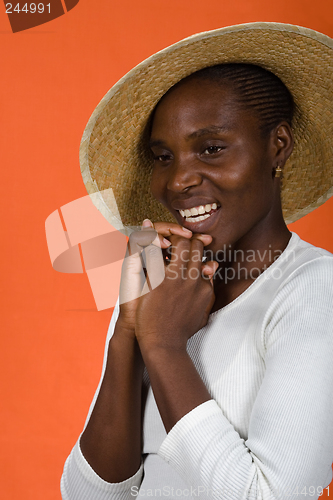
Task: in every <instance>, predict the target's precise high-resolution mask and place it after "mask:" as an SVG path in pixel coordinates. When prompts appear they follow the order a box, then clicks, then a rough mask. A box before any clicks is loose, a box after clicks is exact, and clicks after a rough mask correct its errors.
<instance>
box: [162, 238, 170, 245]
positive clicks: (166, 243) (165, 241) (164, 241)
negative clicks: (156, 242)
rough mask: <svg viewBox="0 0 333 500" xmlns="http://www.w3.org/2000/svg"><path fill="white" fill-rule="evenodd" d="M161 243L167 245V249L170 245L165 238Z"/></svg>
mask: <svg viewBox="0 0 333 500" xmlns="http://www.w3.org/2000/svg"><path fill="white" fill-rule="evenodd" d="M163 243H164V244H165V245H168V247H169V246H170V245H171V241H169V240H167V239H166V238H163Z"/></svg>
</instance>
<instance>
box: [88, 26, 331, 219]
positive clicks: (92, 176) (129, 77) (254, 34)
mask: <svg viewBox="0 0 333 500" xmlns="http://www.w3.org/2000/svg"><path fill="white" fill-rule="evenodd" d="M332 48H333V40H332V39H331V38H329V37H327V36H326V35H323V34H321V33H318V32H316V31H313V30H310V29H307V28H303V27H298V26H293V25H289V24H280V23H250V24H241V25H236V26H231V27H226V28H221V29H218V30H214V31H209V32H204V33H199V34H197V35H193V36H191V37H189V38H186V39H184V40H182V41H180V42H178V43H176V44H174V45H171V46H170V47H168V48H166V49H164V50H162V51H160V52H158V53H156V54H154V55H153V56H151V57H149V58H148V59H146V60H145V61H143V62H142V63H140V64H139V65H138V66H136V67H135V68H134V69H132V70H131V71H130V72H129V73H127V74H126V75H125V76H124V77H123V78H122V79H121V80H119V82H118V83H116V84H115V85H114V86H113V87H112V88H111V89H110V90H109V92H108V93H107V94H106V95H105V96H104V98H103V99H102V100H101V102H100V103H99V104H98V106H97V107H96V109H95V111H94V112H93V114H92V116H91V118H90V119H89V122H88V124H87V126H86V128H85V131H84V134H83V137H82V141H81V146H80V164H81V172H82V176H83V180H84V183H85V186H86V189H87V191H88V193H89V194H92V193H96V192H103V190H107V189H109V188H112V190H113V194H114V198H115V200H114V199H113V198H112V199H113V203H111V204H110V203H109V202H108V200H107V199H101V204H98V208H99V209H100V210H101V211H102V212H103V215H104V216H105V217H106V218H107V219H108V220H110V221H111V223H112V218H113V217H114V215H115V213H116V214H117V217H120V218H121V221H122V224H123V225H124V226H137V225H140V224H141V222H142V220H143V219H145V218H146V217H148V218H150V219H151V220H153V221H157V220H165V221H172V222H175V219H174V218H173V216H172V215H171V214H170V213H169V212H168V211H167V210H166V208H165V207H163V206H162V205H161V204H160V203H158V202H157V201H156V200H155V199H154V198H153V197H152V195H151V193H150V175H151V168H152V160H151V156H150V154H149V151H148V149H147V137H146V136H147V124H148V121H149V117H150V115H151V112H152V110H153V109H154V107H155V105H156V104H157V102H158V101H159V100H160V98H161V97H162V96H163V95H164V94H165V93H166V92H167V91H168V90H169V89H170V88H171V87H172V86H173V85H175V84H176V83H177V82H179V81H180V80H181V79H183V78H185V77H186V76H188V75H190V74H191V73H193V72H195V71H197V70H199V69H202V68H204V67H208V66H213V65H215V64H222V63H227V62H235V63H242V62H246V63H251V64H257V65H259V66H262V67H263V68H266V69H267V70H269V71H271V72H273V73H274V74H276V75H277V76H278V77H279V78H280V79H281V80H282V81H283V82H284V83H285V85H286V86H287V87H288V88H289V90H290V92H291V93H292V95H293V97H294V101H295V116H294V120H293V131H294V137H295V146H294V151H293V153H292V156H291V157H290V159H289V160H288V161H287V163H286V165H285V168H284V180H283V185H282V190H281V196H282V208H283V215H284V218H285V221H286V223H291V222H294V221H296V220H297V219H299V218H300V217H303V216H304V215H306V214H308V213H309V212H311V211H312V210H314V209H315V208H317V207H318V206H320V205H321V204H322V203H324V202H325V201H326V200H327V199H328V198H329V197H330V196H332V194H333V187H332V186H333V168H332V163H333V154H332V153H333V151H332V149H333V147H332V146H333V145H332V140H333V139H332V137H333V130H332V129H333V116H332V114H333V113H332V111H333V109H332V108H333V104H332V91H333V83H332V69H333V59H332ZM101 196H102V197H103V195H101ZM95 199H96V198H95ZM109 199H110V197H109ZM114 202H115V203H116V206H115V204H114ZM101 207H102V208H101Z"/></svg>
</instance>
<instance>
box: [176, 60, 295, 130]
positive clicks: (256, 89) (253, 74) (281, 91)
mask: <svg viewBox="0 0 333 500" xmlns="http://www.w3.org/2000/svg"><path fill="white" fill-rule="evenodd" d="M192 78H195V79H197V78H199V79H203V80H209V81H212V82H216V83H217V84H221V85H225V84H229V85H230V86H231V88H232V89H233V90H234V91H235V92H236V94H237V97H238V101H239V102H240V104H241V105H243V106H244V107H246V108H248V109H253V110H254V111H255V113H256V114H257V116H258V118H259V121H260V130H261V132H262V133H263V135H267V134H268V133H269V132H270V131H271V130H273V128H274V127H276V126H277V125H278V124H279V123H281V122H282V121H286V122H287V123H289V125H290V126H291V124H292V119H293V112H294V101H293V97H292V95H291V93H290V91H289V90H288V88H287V87H286V86H285V84H284V83H283V82H282V81H281V80H280V78H278V77H277V76H276V75H274V74H273V73H271V72H270V71H268V70H266V69H264V68H262V67H260V66H256V65H254V64H245V63H227V64H217V65H216V66H209V67H207V68H203V69H201V70H199V71H196V72H195V73H192V74H191V75H190V76H188V77H186V78H185V79H184V80H181V82H184V81H185V80H188V79H192ZM181 82H179V83H181Z"/></svg>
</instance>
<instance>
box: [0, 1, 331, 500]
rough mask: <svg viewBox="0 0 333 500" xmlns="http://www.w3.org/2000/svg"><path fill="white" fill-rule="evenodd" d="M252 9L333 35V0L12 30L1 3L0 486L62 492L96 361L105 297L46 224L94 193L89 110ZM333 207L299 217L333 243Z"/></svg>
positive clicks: (76, 17)
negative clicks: (170, 53) (52, 251)
mask: <svg viewBox="0 0 333 500" xmlns="http://www.w3.org/2000/svg"><path fill="white" fill-rule="evenodd" d="M13 3H16V2H13ZM251 21H278V22H285V23H292V24H299V25H303V26H306V27H309V28H313V29H315V30H318V31H321V32H323V33H325V34H327V35H329V36H331V37H333V4H332V1H331V0H316V1H315V2H314V1H313V0H279V2H267V0H252V1H248V0H238V1H237V0H229V1H228V0H227V1H222V0H209V1H208V2H205V1H203V0H168V1H167V2H165V1H162V0H160V1H156V0H140V1H138V0H113V1H108V0H104V1H99V2H96V1H94V0H81V1H80V2H79V4H78V5H77V6H76V7H75V8H74V9H73V10H71V11H70V12H69V13H67V14H66V15H64V16H62V17H59V18H58V19H55V20H54V21H52V22H50V23H48V24H45V25H42V26H39V27H36V28H33V29H30V30H27V31H23V32H20V33H16V34H13V33H11V31H10V25H9V21H8V19H7V17H6V14H5V8H4V6H3V4H2V5H1V6H0V47H1V84H0V85H1V87H2V89H1V94H0V95H1V101H2V104H1V113H2V125H1V185H2V189H1V191H2V194H1V199H0V203H1V230H2V231H1V232H2V245H1V277H2V283H3V284H2V288H1V326H2V328H1V329H2V333H1V348H0V354H1V360H0V367H1V375H2V377H1V391H2V392H1V416H0V429H1V438H0V439H1V441H0V449H1V454H0V455H1V458H0V460H1V462H0V470H1V497H2V498H5V499H11V500H16V499H19V500H22V499H24V500H32V499H33V500H39V499H40V500H42V499H43V500H46V499H47V500H49V499H50V500H53V499H59V498H60V491H59V481H60V476H61V473H62V468H63V464H64V461H65V458H66V457H67V455H68V454H69V452H70V450H71V448H72V446H73V445H74V443H75V441H76V439H77V437H78V435H79V433H80V432H81V430H82V427H83V425H84V421H85V417H86V413H87V411H88V407H89V403H90V401H91V398H92V396H93V393H94V390H95V388H96V386H97V383H98V380H99V376H100V372H101V366H102V357H103V349H104V340H105V335H106V331H107V327H108V323H109V320H110V317H111V310H110V309H109V310H106V311H101V312H97V310H96V307H95V304H94V300H93V296H92V292H91V290H90V287H89V284H88V280H87V277H86V276H85V275H74V274H69V275H66V274H60V273H57V272H55V271H53V269H52V267H51V265H50V259H49V256H48V251H47V247H46V241H45V233H44V223H45V219H46V218H47V216H48V215H49V214H50V213H51V212H53V211H54V210H56V209H57V208H59V207H60V206H61V205H64V204H66V203H69V202H70V201H72V200H74V199H76V198H80V197H81V196H84V195H85V194H86V192H85V188H84V185H83V182H82V180H81V175H80V170H79V161H78V150H79V143H80V139H81V134H82V132H83V129H84V127H85V125H86V122H87V120H88V118H89V116H90V114H91V113H92V111H93V109H94V108H95V106H96V104H97V103H98V102H99V100H100V99H101V98H102V96H103V95H104V94H105V93H106V92H107V90H108V89H109V88H110V87H111V86H112V84H113V83H115V82H116V81H117V80H118V79H119V78H120V77H121V76H122V75H124V74H125V73H126V72H127V71H129V70H130V69H131V68H132V67H133V66H134V65H136V64H137V63H139V62H140V61H141V60H143V59H145V58H146V57H148V56H150V55H151V54H152V53H154V52H156V51H157V50H159V49H162V48H164V47H166V46H167V45H170V44H171V43H173V42H175V41H177V40H179V39H181V38H183V37H185V36H188V35H191V34H193V33H195V32H199V31H205V30H210V29H214V28H218V27H222V26H226V25H229V24H238V23H243V22H251ZM332 216H333V199H331V200H330V201H329V202H327V203H326V204H325V205H324V206H323V207H321V208H320V209H318V210H317V211H316V212H314V213H313V214H311V215H309V216H307V217H305V218H303V219H302V220H301V221H299V222H298V223H295V224H293V225H292V226H291V229H292V230H294V231H296V232H297V233H298V234H299V235H300V236H301V237H302V238H304V239H305V240H307V241H310V242H311V243H313V244H315V245H318V246H322V247H324V248H326V249H328V250H330V251H331V252H333V236H332V231H331V221H332ZM332 495H333V485H332V489H331V495H330V496H332Z"/></svg>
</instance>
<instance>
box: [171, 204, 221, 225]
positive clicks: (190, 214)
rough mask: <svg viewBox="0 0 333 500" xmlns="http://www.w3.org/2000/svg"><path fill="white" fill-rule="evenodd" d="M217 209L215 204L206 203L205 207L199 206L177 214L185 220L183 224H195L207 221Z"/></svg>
mask: <svg viewBox="0 0 333 500" xmlns="http://www.w3.org/2000/svg"><path fill="white" fill-rule="evenodd" d="M219 208H220V207H219V206H218V205H217V203H212V204H210V203H208V204H207V205H199V206H197V207H192V208H188V209H186V210H179V213H180V215H181V216H182V217H183V218H184V219H185V222H191V223H193V222H194V223H195V222H201V221H203V220H205V219H208V218H209V217H211V215H212V214H213V213H214V212H216V211H217V210H218V209H219Z"/></svg>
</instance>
